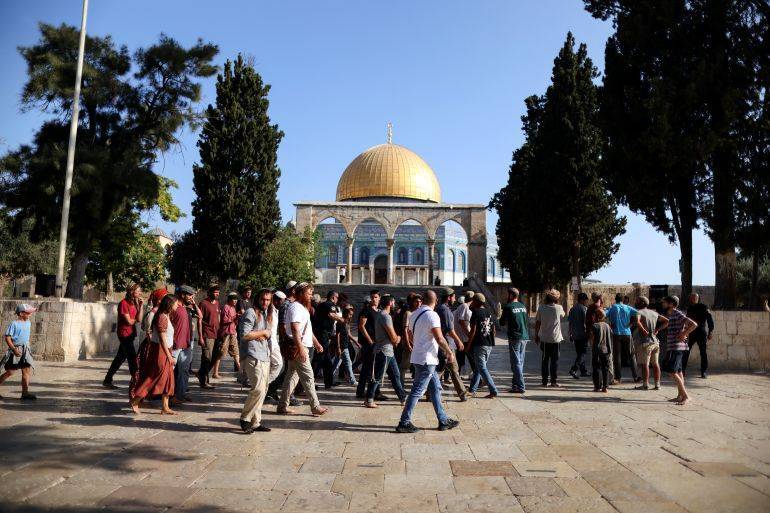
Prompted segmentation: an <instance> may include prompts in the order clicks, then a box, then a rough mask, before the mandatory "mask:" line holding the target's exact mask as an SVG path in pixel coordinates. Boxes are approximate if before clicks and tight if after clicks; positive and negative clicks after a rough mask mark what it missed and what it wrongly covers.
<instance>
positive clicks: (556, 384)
mask: <svg viewBox="0 0 770 513" xmlns="http://www.w3.org/2000/svg"><path fill="white" fill-rule="evenodd" d="M550 386H551V387H552V388H561V385H560V384H558V383H557V382H555V381H554V382H553V383H551V384H550Z"/></svg>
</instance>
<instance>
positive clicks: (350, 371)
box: [0, 281, 714, 433]
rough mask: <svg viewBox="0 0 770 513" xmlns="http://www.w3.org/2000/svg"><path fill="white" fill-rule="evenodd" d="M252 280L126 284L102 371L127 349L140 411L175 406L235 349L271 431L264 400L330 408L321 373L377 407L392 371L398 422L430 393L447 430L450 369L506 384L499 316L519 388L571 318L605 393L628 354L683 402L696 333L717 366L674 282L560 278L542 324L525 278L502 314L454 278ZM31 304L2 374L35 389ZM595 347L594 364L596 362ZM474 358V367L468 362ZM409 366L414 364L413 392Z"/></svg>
mask: <svg viewBox="0 0 770 513" xmlns="http://www.w3.org/2000/svg"><path fill="white" fill-rule="evenodd" d="M252 292H253V291H252V289H251V288H249V287H245V288H244V289H242V291H241V293H240V294H238V293H236V292H229V293H228V294H227V296H226V299H225V300H224V301H222V300H220V288H219V287H218V286H216V285H213V286H211V287H209V288H208V290H207V291H206V297H205V298H204V299H202V300H201V301H199V302H198V303H196V301H195V295H196V293H197V291H196V290H195V289H194V288H192V287H189V286H187V285H182V286H180V287H178V288H177V289H176V291H175V293H174V294H170V293H169V292H167V290H166V289H158V290H155V291H153V292H152V293H151V294H150V296H149V299H148V303H147V304H146V305H145V304H144V303H143V299H142V290H141V288H140V287H139V286H138V285H132V286H130V287H128V289H127V291H126V295H125V297H124V298H123V299H122V300H121V301H120V303H119V304H118V322H117V336H118V340H119V349H118V351H117V354H116V355H115V358H114V360H113V361H112V364H111V365H110V367H109V370H108V371H107V374H106V375H105V377H104V381H103V385H104V386H105V387H108V388H117V386H116V385H115V384H114V383H113V378H114V376H115V374H116V372H117V371H118V370H119V369H120V367H121V366H122V365H123V363H124V362H126V361H127V362H128V368H129V372H130V376H131V378H130V384H129V391H128V395H129V401H130V406H131V408H132V410H133V411H134V412H135V413H137V414H138V413H140V412H141V408H142V406H143V404H144V402H145V401H146V400H149V399H153V398H160V399H161V401H162V405H161V413H162V414H169V415H174V414H175V413H176V411H175V410H174V409H173V407H175V406H178V405H182V404H184V403H186V402H188V401H191V400H192V397H191V396H190V389H189V380H190V377H191V376H194V377H195V378H196V379H197V380H198V385H199V386H200V387H201V388H203V389H210V388H214V387H215V386H216V385H215V384H214V383H212V379H217V378H220V377H221V376H220V369H221V366H222V361H223V359H224V358H225V357H227V356H228V355H229V356H230V357H231V358H232V360H233V369H234V371H235V373H236V375H237V381H238V382H239V383H240V384H241V385H242V386H244V387H247V388H248V394H247V396H246V399H245V402H244V405H243V409H242V411H241V416H240V425H241V429H242V430H243V431H244V432H246V433H254V432H261V431H270V428H269V427H268V426H266V425H265V424H264V423H263V422H262V416H261V411H262V408H263V405H264V403H265V401H266V400H269V401H272V402H274V403H276V404H277V412H278V413H279V414H286V415H289V414H292V413H294V412H295V410H293V409H292V408H295V407H297V406H300V405H301V404H302V402H301V401H300V400H299V399H298V396H300V395H302V396H304V397H305V398H306V399H307V401H308V404H309V407H310V412H311V413H312V415H314V416H321V415H324V414H326V413H327V412H328V411H329V409H328V408H327V407H325V406H323V405H321V402H320V400H319V398H318V394H317V393H316V390H317V388H318V386H319V385H316V379H318V380H319V382H320V380H321V379H322V380H323V386H324V387H325V388H327V389H329V388H333V387H337V386H339V385H340V384H341V383H343V382H346V383H347V384H348V385H352V386H354V387H355V394H356V397H357V398H358V399H360V400H361V401H362V405H363V406H364V407H367V408H378V407H379V406H378V403H379V402H382V401H387V400H390V398H389V397H388V396H386V395H385V393H384V385H385V376H386V375H387V377H388V381H389V383H390V386H391V387H392V389H393V391H394V392H395V395H396V397H397V400H398V401H399V402H400V404H401V406H402V413H401V417H400V420H399V422H398V425H397V427H396V431H397V432H400V433H414V432H417V431H418V428H417V427H416V426H415V425H414V424H413V423H412V414H413V412H414V408H415V406H416V405H417V403H418V401H419V400H420V399H421V398H423V397H424V396H425V395H426V394H427V398H428V400H430V402H431V404H432V405H433V409H434V411H435V414H436V418H437V421H438V429H439V430H446V429H452V428H454V427H456V426H457V425H458V424H459V422H458V421H457V420H456V419H452V418H450V417H448V416H447V414H446V412H445V411H444V408H443V405H442V400H441V394H442V384H443V383H450V382H451V383H452V385H453V388H454V391H455V393H456V395H457V397H458V399H459V400H460V401H467V400H468V399H470V398H474V397H480V395H481V394H480V392H479V389H480V388H481V387H482V386H485V387H486V388H487V391H488V393H487V394H486V395H484V398H489V399H491V398H495V397H497V396H498V395H499V394H500V391H499V389H498V387H497V385H496V383H495V379H494V376H493V375H492V372H491V371H490V369H489V366H488V362H489V359H490V356H491V355H492V349H493V347H494V346H495V338H496V335H497V333H496V329H497V326H498V321H499V326H500V327H502V328H503V329H504V330H505V335H506V336H507V339H508V349H509V351H508V354H509V358H510V368H511V374H512V378H511V388H510V389H509V390H508V392H509V393H512V394H524V393H525V392H526V385H525V380H524V364H525V358H526V348H527V344H528V343H529V342H530V340H531V339H534V342H535V344H537V346H538V347H539V349H540V355H541V374H542V386H544V387H560V386H561V384H560V383H559V379H558V363H559V355H560V349H561V344H562V343H563V342H564V341H565V336H564V333H563V330H562V323H566V325H567V337H566V339H569V340H570V341H571V342H572V343H573V344H574V346H575V353H576V358H575V361H574V363H573V364H572V367H571V369H570V372H569V373H570V375H571V376H572V377H573V378H574V379H581V378H584V377H591V378H592V380H593V385H594V391H595V392H600V393H607V392H608V389H609V388H610V386H612V385H617V384H619V383H621V382H622V376H621V374H622V367H623V362H624V361H626V362H627V364H628V366H629V367H630V371H631V376H632V379H633V381H634V382H635V383H638V386H636V387H635V388H636V389H638V390H649V389H651V388H652V389H655V390H658V389H660V378H661V370H662V371H664V372H667V373H668V374H670V376H671V378H672V379H673V381H674V383H675V384H676V386H677V391H678V393H677V396H676V397H674V398H672V399H671V401H673V402H676V403H677V404H685V403H687V402H688V401H689V399H690V397H689V395H688V393H687V390H686V387H685V382H684V375H685V372H686V368H687V361H688V356H689V352H690V350H691V348H692V347H693V346H694V345H695V344H697V345H698V348H699V351H700V355H701V359H700V365H701V368H700V371H701V377H702V378H706V373H707V369H708V356H707V353H706V347H707V341H708V340H709V339H711V337H712V333H713V329H714V323H713V319H712V317H711V313H710V312H709V310H708V308H707V307H706V306H705V305H704V304H703V303H701V302H700V300H699V297H698V295H697V294H692V295H691V296H690V297H689V303H690V304H689V306H688V308H687V311H686V312H683V311H682V310H680V309H679V299H678V298H677V297H676V296H669V297H666V298H665V299H664V300H663V302H662V311H657V310H654V309H652V308H651V307H650V301H649V300H648V299H647V298H646V297H639V298H638V299H637V301H636V305H635V307H632V306H630V305H629V304H628V302H629V301H628V298H627V297H624V296H622V295H620V294H618V295H617V296H616V298H615V303H614V304H612V305H611V306H609V307H605V305H604V298H603V297H602V295H600V294H592V295H591V297H590V298H589V296H588V295H587V294H585V293H580V294H579V295H578V296H577V302H576V303H575V305H574V306H573V307H572V308H571V309H570V311H569V313H565V311H564V308H563V307H562V305H561V304H560V299H561V298H560V294H559V292H558V291H556V290H550V291H548V292H547V293H546V294H545V301H544V302H543V303H542V304H540V305H539V306H538V308H537V313H536V315H535V318H534V327H533V328H534V329H533V330H532V336H531V335H530V331H531V326H530V316H529V312H528V309H527V307H526V305H525V304H524V303H522V302H521V300H520V293H519V291H518V290H517V289H516V288H510V289H508V292H507V294H508V297H507V302H506V303H505V304H504V305H503V307H502V312H501V315H500V316H499V319H498V318H497V316H496V315H495V312H494V311H493V310H492V309H491V308H490V307H489V305H488V302H487V298H486V297H485V296H484V294H482V293H478V292H477V293H474V292H473V291H467V292H465V294H464V295H463V296H460V297H457V296H456V294H455V292H454V291H453V290H451V289H448V288H447V289H445V290H444V291H443V292H442V293H441V295H440V297H439V296H437V294H436V293H435V292H433V291H431V290H428V291H426V292H424V293H422V294H420V293H416V292H415V293H410V294H409V295H408V296H407V297H406V298H403V299H398V298H395V297H394V296H392V295H388V294H381V293H380V291H378V290H372V291H370V293H369V296H368V297H366V299H365V301H364V304H363V305H360V307H359V308H356V305H353V304H350V302H349V301H348V298H347V297H346V295H345V294H344V293H341V292H337V291H334V290H332V291H330V292H328V294H327V295H326V299H325V300H322V298H321V297H320V296H318V295H317V294H314V289H313V285H312V284H310V283H306V282H304V283H296V282H293V281H292V282H289V283H288V284H287V285H286V287H285V290H271V289H262V290H259V291H258V292H257V293H256V295H255V296H252ZM357 310H358V311H357ZM34 311H35V309H34V308H33V307H32V306H30V305H28V304H21V305H19V306H18V307H17V309H16V314H17V319H16V320H14V321H13V322H12V323H11V324H10V325H9V327H8V329H7V330H6V332H5V341H6V344H7V346H8V350H7V351H6V353H5V354H4V355H3V357H2V360H1V361H0V367H2V368H3V369H4V370H5V372H4V373H3V374H2V375H0V383H2V382H3V381H5V380H6V379H7V378H8V377H10V376H11V375H12V374H14V372H15V371H16V370H21V371H22V396H21V397H22V399H25V400H30V399H34V398H35V396H34V395H33V394H31V393H30V392H29V379H30V372H31V368H32V367H33V366H34V361H33V359H32V355H31V352H30V351H29V337H30V320H29V318H30V316H31V315H32V314H33V313H34ZM356 311H357V312H356ZM140 335H141V337H140ZM659 335H660V339H659ZM139 337H140V338H141V340H140V341H139V342H140V343H139V346H138V348H137V347H136V342H137V338H139ZM196 346H198V347H200V366H199V367H198V369H197V370H195V369H193V368H192V361H193V358H192V356H193V351H194V348H195V347H196ZM662 348H663V349H665V351H662V350H661V349H662ZM589 349H590V351H591V357H590V360H591V373H589V372H588V367H587V364H586V362H587V355H588V351H589ZM466 363H467V364H468V368H469V369H468V372H469V374H467V375H466V376H464V375H463V374H464V369H465V367H466V365H465V364H466ZM650 369H651V370H652V372H650ZM407 374H409V375H410V376H411V389H410V390H409V391H408V392H407V390H406V382H407ZM651 374H652V378H653V382H652V386H651V385H650V375H651Z"/></svg>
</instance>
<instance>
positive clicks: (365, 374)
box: [356, 341, 374, 397]
mask: <svg viewBox="0 0 770 513" xmlns="http://www.w3.org/2000/svg"><path fill="white" fill-rule="evenodd" d="M372 376H374V348H373V347H372V346H370V345H369V344H367V343H366V342H364V341H362V342H361V372H360V373H359V374H358V387H356V396H360V397H363V396H364V395H365V394H366V384H367V383H369V381H371V380H372Z"/></svg>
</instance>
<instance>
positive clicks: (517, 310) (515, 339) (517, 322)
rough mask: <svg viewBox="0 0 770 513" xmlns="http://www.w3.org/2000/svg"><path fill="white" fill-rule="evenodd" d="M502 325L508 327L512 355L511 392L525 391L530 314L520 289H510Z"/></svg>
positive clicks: (509, 351)
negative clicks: (521, 297)
mask: <svg viewBox="0 0 770 513" xmlns="http://www.w3.org/2000/svg"><path fill="white" fill-rule="evenodd" d="M500 325H501V326H507V328H508V353H509V355H510V357H511V372H512V373H513V379H512V384H511V390H510V391H511V393H514V394H523V393H524V356H525V354H526V351H527V342H529V314H528V313H527V307H526V306H524V303H521V302H519V290H518V289H516V288H514V287H511V288H509V289H508V304H506V305H505V306H504V307H503V315H502V316H501V317H500Z"/></svg>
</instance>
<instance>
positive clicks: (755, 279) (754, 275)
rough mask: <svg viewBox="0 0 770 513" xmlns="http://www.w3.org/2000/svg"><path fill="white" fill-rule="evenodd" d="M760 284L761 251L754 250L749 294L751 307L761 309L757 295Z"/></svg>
mask: <svg viewBox="0 0 770 513" xmlns="http://www.w3.org/2000/svg"><path fill="white" fill-rule="evenodd" d="M758 283H759V249H758V248H756V247H755V248H754V249H753V251H752V252H751V289H750V292H749V306H750V307H751V308H757V309H759V307H760V304H759V297H758V295H757V284H758Z"/></svg>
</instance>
